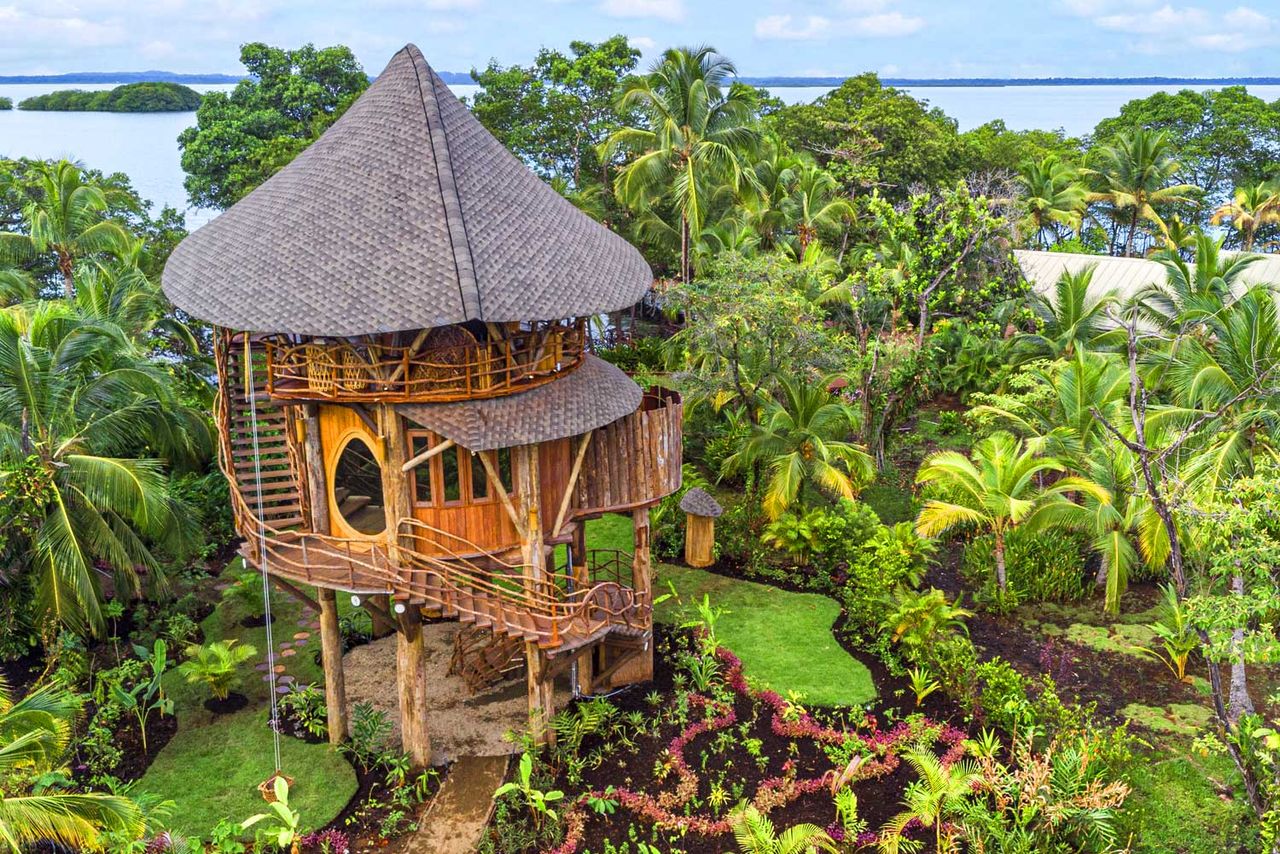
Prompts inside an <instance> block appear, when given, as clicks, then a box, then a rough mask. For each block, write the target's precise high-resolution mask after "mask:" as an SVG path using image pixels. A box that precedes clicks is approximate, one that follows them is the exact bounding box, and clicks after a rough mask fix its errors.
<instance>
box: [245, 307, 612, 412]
mask: <svg viewBox="0 0 1280 854" xmlns="http://www.w3.org/2000/svg"><path fill="white" fill-rule="evenodd" d="M446 330H447V333H446V334H443V335H441V336H440V337H443V338H444V339H446V343H444V345H443V346H441V345H439V344H437V343H434V342H433V341H432V336H433V335H437V334H438V333H440V332H441V330H433V332H432V334H431V335H426V334H424V335H420V336H419V339H418V340H415V341H414V342H412V343H410V344H407V345H383V344H377V343H371V342H353V341H349V340H344V341H324V342H322V341H307V342H304V343H282V342H279V341H275V342H272V341H268V342H266V354H267V392H268V393H269V394H270V395H271V396H272V397H275V398H283V399H293V400H332V401H348V402H360V401H380V402H398V403H404V402H422V403H442V402H449V401H457V400H479V399H484V398H490V397H502V396H503V395H507V394H514V393H515V392H519V391H525V390H527V389H530V388H534V387H536V386H539V385H542V384H544V383H547V382H550V381H552V380H554V379H555V378H556V377H558V376H560V375H562V374H564V373H566V372H568V371H571V370H573V369H574V368H576V367H577V366H578V365H580V364H581V363H582V359H583V356H584V354H585V352H586V340H587V335H586V320H585V319H584V318H580V319H578V320H575V321H571V322H568V323H551V324H545V325H539V326H537V327H535V328H534V329H530V330H519V331H516V332H511V333H507V334H504V335H503V336H501V337H493V338H490V339H489V340H485V341H476V340H474V339H471V335H470V333H469V332H467V331H466V330H464V329H463V328H462V327H446ZM449 333H451V334H449ZM459 338H462V339H471V340H466V341H465V343H458V339H459Z"/></svg>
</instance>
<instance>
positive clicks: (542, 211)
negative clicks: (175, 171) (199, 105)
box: [164, 46, 681, 763]
mask: <svg viewBox="0 0 1280 854" xmlns="http://www.w3.org/2000/svg"><path fill="white" fill-rule="evenodd" d="M651 282H652V273H651V271H650V270H649V268H648V266H647V265H646V263H645V262H644V260H643V258H642V257H641V256H640V254H639V252H637V251H636V250H635V248H633V247H632V246H630V245H629V244H628V243H627V242H626V241H624V240H623V239H622V238H620V237H618V236H617V235H615V234H613V233H612V232H610V231H609V230H607V229H605V228H604V227H602V226H601V225H599V224H597V223H596V222H594V221H593V220H591V219H590V218H588V217H587V216H585V215H583V214H582V213H580V212H579V211H578V210H577V209H575V208H574V207H573V206H572V205H570V204H569V203H568V202H567V201H565V200H564V199H563V198H562V197H561V196H560V195H559V194H558V193H556V192H555V191H554V190H552V189H551V188H550V187H548V186H547V185H546V184H544V183H543V182H542V181H541V180H539V179H538V178H537V177H536V176H535V175H533V174H532V173H531V172H530V171H529V170H528V169H527V168H525V166H524V165H522V164H521V163H520V162H519V161H518V160H516V159H515V158H514V157H512V156H511V155H510V154H509V153H508V152H507V151H506V149H504V148H503V147H502V145H501V144H500V143H498V141H497V140H496V139H494V138H493V137H492V136H491V135H490V134H489V133H488V132H487V131H486V130H485V129H484V128H483V127H482V126H481V125H480V124H479V122H477V121H476V120H475V119H474V118H473V117H472V116H471V114H470V112H469V111H468V110H467V109H466V108H465V107H464V106H463V105H462V104H461V103H460V102H459V101H458V100H457V98H455V97H454V96H453V95H452V94H451V93H450V92H449V90H448V88H446V86H445V84H444V83H443V82H442V81H441V79H440V78H439V77H438V76H437V75H436V73H435V72H434V71H432V69H431V68H430V67H429V66H428V65H427V63H426V62H425V61H424V60H423V58H422V55H421V54H420V53H419V51H418V49H417V48H415V47H413V46H408V47H406V48H404V49H403V50H402V51H400V52H399V53H398V54H396V56H395V57H394V58H393V59H392V60H391V63H390V64H389V65H388V66H387V68H386V70H385V71H384V72H383V73H382V75H381V76H379V77H378V79H377V80H376V81H375V82H374V83H373V84H372V85H371V86H370V87H369V89H368V90H367V91H366V92H365V93H364V94H363V95H362V96H361V97H360V98H359V99H358V100H357V101H356V102H355V103H354V104H352V106H351V107H350V109H348V110H347V112H346V113H345V114H344V115H343V116H342V117H341V118H340V119H339V120H338V121H337V122H335V123H334V125H333V126H332V127H331V128H330V129H329V130H328V131H327V132H326V133H325V134H324V135H323V136H321V137H320V138H319V139H318V140H317V141H316V142H315V143H314V144H312V145H311V146H310V147H309V148H308V149H307V150H306V151H304V152H303V153H302V154H300V155H299V156H298V157H297V159H295V160H294V161H293V162H292V163H290V164H289V165H288V166H286V167H284V168H283V169H282V170H280V172H279V173H277V174H276V175H275V176H274V177H272V178H271V179H270V180H268V181H267V182H266V183H264V184H263V185H262V186H261V187H259V188H258V189H256V190H255V191H253V192H252V193H250V194H249V195H248V196H246V197H245V198H244V199H243V200H241V201H240V202H239V203H238V204H236V205H235V206H233V207H232V208H230V209H229V210H227V211H226V212H225V213H223V214H222V215H221V216H219V217H217V218H216V219H214V220H213V221H212V222H210V223H209V224H208V225H206V226H204V227H203V228H201V229H199V230H198V231H196V232H195V233H194V234H192V235H191V236H190V237H188V238H187V239H186V240H184V241H183V242H182V244H181V245H179V246H178V247H177V249H176V250H175V251H174V253H173V256H172V257H171V258H170V260H169V263H168V265H167V267H166V269H165V272H164V288H165V291H166V293H167V294H168V295H169V297H170V299H172V301H173V302H174V304H175V305H177V306H178V307H179V308H181V309H183V310H184V311H186V312H188V313H190V314H191V315H193V316H194V317H197V318H200V319H202V320H205V321H208V322H209V323H211V324H213V325H214V327H215V355H216V363H217V372H218V382H219V385H220V393H219V396H218V402H217V411H216V413H215V414H216V421H217V426H218V432H219V440H220V442H219V450H220V454H219V459H220V464H221V467H222V470H223V472H224V473H225V474H226V477H227V479H228V481H229V482H230V484H231V486H232V501H233V502H234V510H235V517H236V524H237V528H238V531H239V533H240V535H241V536H242V537H243V538H244V546H243V550H242V553H243V555H244V557H245V559H246V561H248V562H249V563H250V564H251V565H254V566H257V567H259V568H261V569H263V570H265V571H266V572H267V573H269V575H270V576H271V578H272V579H273V580H274V581H275V582H276V584H277V585H278V586H279V587H281V588H282V589H284V590H287V591H289V592H291V593H292V594H293V595H296V596H300V597H302V598H303V599H304V600H305V601H306V602H307V603H308V604H309V605H310V606H311V607H314V608H316V609H317V610H318V611H319V612H320V624H321V641H322V654H323V658H324V669H325V676H326V700H327V703H328V712H329V720H330V733H331V737H332V738H334V739H335V740H336V739H340V738H342V737H343V736H344V735H345V733H346V731H347V721H346V699H345V696H344V689H343V674H342V657H341V643H340V639H339V635H338V618H337V611H336V597H337V596H338V595H340V594H341V595H347V596H352V597H354V599H353V601H357V600H358V602H359V603H360V605H361V607H365V608H368V609H370V611H371V612H372V613H373V615H374V617H375V619H376V621H377V622H378V623H379V624H383V625H387V626H393V627H394V629H395V631H396V632H397V641H396V643H397V650H396V653H397V654H396V670H397V672H396V683H397V685H396V688H397V691H398V697H399V707H400V716H401V722H402V731H403V738H404V747H405V750H406V752H408V753H409V754H410V755H411V757H412V758H413V759H414V760H415V761H416V762H418V763H426V762H427V761H428V758H429V755H430V751H429V735H428V733H427V731H426V726H425V718H424V713H423V712H424V709H425V708H426V706H425V704H426V702H427V696H428V694H427V692H429V691H430V690H431V686H430V685H427V684H425V681H426V680H425V678H424V675H423V663H424V649H423V643H422V621H423V619H424V616H426V615H429V616H437V617H438V616H443V617H453V618H456V619H457V620H459V621H461V622H463V623H466V624H468V629H467V631H465V632H461V633H460V634H459V638H460V640H459V644H458V647H457V648H455V652H454V655H455V662H457V663H460V664H461V666H462V667H464V668H466V669H468V672H469V675H470V677H471V680H469V681H475V682H483V681H484V680H485V679H487V678H490V677H492V676H493V675H495V674H497V673H500V672H502V671H503V670H505V669H507V668H508V667H509V665H510V664H511V663H512V659H513V658H516V659H522V660H523V663H524V665H525V667H526V671H527V687H528V693H529V704H530V711H531V714H532V716H533V717H532V718H531V720H532V721H533V725H534V726H535V727H536V728H538V729H539V731H540V732H543V733H545V732H546V729H545V722H546V721H547V719H548V717H549V716H550V715H551V714H552V713H553V711H554V710H553V708H552V705H553V701H552V697H553V693H552V689H551V680H552V679H553V678H554V677H556V676H557V675H558V674H561V673H566V672H569V671H570V670H571V669H572V670H576V677H577V680H578V687H579V688H580V689H581V690H584V691H593V690H598V689H602V688H610V687H613V686H617V685H620V684H626V683H629V682H634V681H641V680H645V679H647V678H650V677H651V675H652V667H653V664H652V662H653V657H652V656H653V653H652V645H651V639H652V604H653V600H652V593H651V587H652V585H651V579H650V558H649V518H648V516H649V508H651V507H652V506H653V505H654V504H655V503H656V502H657V501H659V500H660V499H661V498H662V497H663V496H665V495H668V494H670V493H672V492H673V491H675V490H676V489H678V488H679V485H680V463H681V402H680V398H679V396H678V395H676V394H674V393H672V392H670V391H666V390H660V389H652V390H648V391H646V390H643V389H641V388H640V387H638V386H637V385H636V383H635V382H633V381H632V380H631V379H630V378H629V377H628V376H627V375H625V374H624V373H623V372H622V371H620V370H618V369H617V368H615V367H614V366H612V365H610V364H609V363H607V362H605V361H603V360H602V359H600V358H597V357H596V356H594V355H592V354H591V346H590V344H591V342H590V338H589V333H588V329H589V327H588V323H589V320H590V318H592V317H594V316H597V315H600V314H603V313H605V312H610V311H618V310H621V309H624V308H628V307H630V306H632V305H634V304H635V303H636V302H637V301H638V300H640V299H641V297H642V296H643V295H644V293H645V292H646V290H647V289H648V288H649V286H650V284H651ZM604 513H627V514H630V516H631V519H632V520H633V525H632V527H633V531H634V542H633V546H634V548H633V551H632V552H631V553H630V554H624V553H601V552H593V551H592V550H591V548H590V543H588V542H587V540H586V534H585V527H584V525H585V522H586V521H587V520H588V519H591V518H593V517H597V516H599V515H601V514H604ZM557 555H558V556H560V559H559V560H557V559H556V556H557ZM307 587H314V588H315V589H316V591H317V593H316V595H315V597H314V599H313V598H312V597H311V595H310V593H308V592H307V590H306V588H307ZM572 664H576V665H577V667H576V668H571V665H572ZM387 678H388V680H390V679H391V674H388V675H387Z"/></svg>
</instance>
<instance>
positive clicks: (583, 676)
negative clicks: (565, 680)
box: [569, 520, 595, 694]
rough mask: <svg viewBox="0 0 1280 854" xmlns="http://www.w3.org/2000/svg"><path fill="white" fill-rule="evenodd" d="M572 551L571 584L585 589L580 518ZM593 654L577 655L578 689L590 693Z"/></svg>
mask: <svg viewBox="0 0 1280 854" xmlns="http://www.w3.org/2000/svg"><path fill="white" fill-rule="evenodd" d="M569 548H570V549H571V551H572V553H573V584H574V587H575V588H576V589H578V590H585V589H586V588H587V587H589V586H590V585H591V568H590V567H589V566H588V565H587V523H586V520H580V521H579V522H578V525H577V527H575V528H574V529H573V542H572V544H571V545H570V546H569ZM592 658H593V656H592V655H591V650H590V649H587V650H586V651H584V652H583V653H581V654H580V655H579V656H578V686H577V687H578V691H579V692H580V693H583V694H590V693H592V692H593V691H594V690H595V689H594V686H593V683H592V680H593V679H594V678H595V674H594V672H593V671H594V669H595V668H594V666H593V664H594V663H593V661H592Z"/></svg>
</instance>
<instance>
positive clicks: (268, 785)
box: [258, 771, 293, 804]
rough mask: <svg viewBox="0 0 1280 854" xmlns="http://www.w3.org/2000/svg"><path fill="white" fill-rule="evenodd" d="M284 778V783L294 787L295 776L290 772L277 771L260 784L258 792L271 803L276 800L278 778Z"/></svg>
mask: <svg viewBox="0 0 1280 854" xmlns="http://www.w3.org/2000/svg"><path fill="white" fill-rule="evenodd" d="M277 779H283V780H284V784H285V785H286V786H288V787H289V788H290V789H292V788H293V778H292V777H290V776H289V775H288V774H282V773H281V772H279V771H277V772H276V773H274V774H272V775H271V776H270V777H268V778H267V779H265V780H263V781H262V782H261V783H259V784H258V792H259V793H260V794H261V795H262V799H263V800H264V801H266V802H267V803H269V804H274V803H275V802H276V780H277Z"/></svg>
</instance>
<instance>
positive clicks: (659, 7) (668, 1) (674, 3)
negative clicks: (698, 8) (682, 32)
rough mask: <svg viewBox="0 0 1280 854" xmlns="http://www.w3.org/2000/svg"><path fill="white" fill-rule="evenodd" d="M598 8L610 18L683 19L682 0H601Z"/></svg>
mask: <svg viewBox="0 0 1280 854" xmlns="http://www.w3.org/2000/svg"><path fill="white" fill-rule="evenodd" d="M599 8H600V11H601V12H603V13H605V14H606V15H608V16H609V17H611V18H659V19H661V20H663V21H682V20H684V0H603V2H602V3H601V4H600V7H599Z"/></svg>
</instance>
